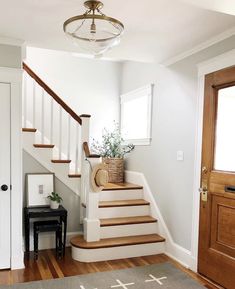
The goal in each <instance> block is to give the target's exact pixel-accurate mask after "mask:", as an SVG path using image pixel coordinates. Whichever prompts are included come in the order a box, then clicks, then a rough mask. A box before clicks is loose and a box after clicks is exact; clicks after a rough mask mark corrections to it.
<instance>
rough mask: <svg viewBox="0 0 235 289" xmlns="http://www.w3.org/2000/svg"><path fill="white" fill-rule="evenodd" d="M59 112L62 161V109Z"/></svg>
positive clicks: (60, 154) (60, 155) (60, 156)
mask: <svg viewBox="0 0 235 289" xmlns="http://www.w3.org/2000/svg"><path fill="white" fill-rule="evenodd" d="M59 109H60V112H59V159H60V160H61V159H62V107H61V106H60V108H59Z"/></svg>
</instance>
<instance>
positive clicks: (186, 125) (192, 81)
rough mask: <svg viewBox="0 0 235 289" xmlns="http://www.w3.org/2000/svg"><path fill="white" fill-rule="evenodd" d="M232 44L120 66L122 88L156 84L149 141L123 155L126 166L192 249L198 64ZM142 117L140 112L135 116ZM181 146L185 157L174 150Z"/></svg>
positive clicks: (179, 241)
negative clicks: (139, 175) (140, 176)
mask: <svg viewBox="0 0 235 289" xmlns="http://www.w3.org/2000/svg"><path fill="white" fill-rule="evenodd" d="M234 47H235V37H231V38H230V39H227V40H225V41H223V42H221V43H219V44H217V45H214V46H212V47H210V48H209V49H206V50H204V51H202V52H200V53H197V54H195V55H193V56H191V57H189V58H187V59H185V60H183V61H180V62H178V63H176V64H175V65H172V66H171V67H168V68H166V67H163V66H160V65H157V64H144V63H137V62H126V63H124V65H123V71H122V93H126V92H128V91H131V90H133V89H136V88H138V87H141V86H144V85H146V84H149V83H154V84H155V89H154V97H153V114H152V142H151V145H150V146H136V148H135V150H134V151H133V153H131V154H130V155H129V156H128V158H127V169H129V170H133V171H140V172H143V173H144V175H145V176H146V178H147V180H148V182H149V184H150V187H151V190H152V192H153V194H154V197H155V199H156V201H157V204H158V206H159V207H160V210H161V213H162V215H163V217H164V220H165V221H166V224H167V226H168V228H169V230H170V232H171V234H172V236H173V239H174V241H175V242H176V243H177V244H179V245H181V246H182V247H184V248H186V249H189V250H190V248H191V231H192V196H193V176H194V154H195V129H196V106H197V103H196V102H197V84H198V79H197V66H196V64H197V63H200V62H202V61H204V60H207V59H209V58H212V57H215V56H216V55H218V54H221V53H224V52H226V51H228V50H231V49H233V48H234ZM140 117H141V116H140ZM178 150H183V151H184V161H183V162H179V161H177V160H176V152H177V151H178Z"/></svg>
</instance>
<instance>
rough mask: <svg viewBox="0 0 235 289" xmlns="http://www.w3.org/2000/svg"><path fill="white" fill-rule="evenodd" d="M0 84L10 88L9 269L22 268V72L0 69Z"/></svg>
mask: <svg viewBox="0 0 235 289" xmlns="http://www.w3.org/2000/svg"><path fill="white" fill-rule="evenodd" d="M0 80H1V82H6V83H9V84H10V86H11V185H12V189H11V269H20V268H24V253H23V239H22V238H23V234H22V217H23V216H22V214H23V213H22V209H23V194H22V145H21V123H22V114H21V91H22V88H21V85H22V70H21V69H15V68H6V67H0Z"/></svg>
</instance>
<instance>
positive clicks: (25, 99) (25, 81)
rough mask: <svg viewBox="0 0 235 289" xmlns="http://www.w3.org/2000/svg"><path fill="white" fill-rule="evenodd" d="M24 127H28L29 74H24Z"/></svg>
mask: <svg viewBox="0 0 235 289" xmlns="http://www.w3.org/2000/svg"><path fill="white" fill-rule="evenodd" d="M24 127H25V128H26V127H27V74H26V73H25V74H24Z"/></svg>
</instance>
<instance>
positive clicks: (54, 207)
mask: <svg viewBox="0 0 235 289" xmlns="http://www.w3.org/2000/svg"><path fill="white" fill-rule="evenodd" d="M59 205H60V203H58V202H56V201H50V208H51V209H52V210H56V209H58V208H59Z"/></svg>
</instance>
